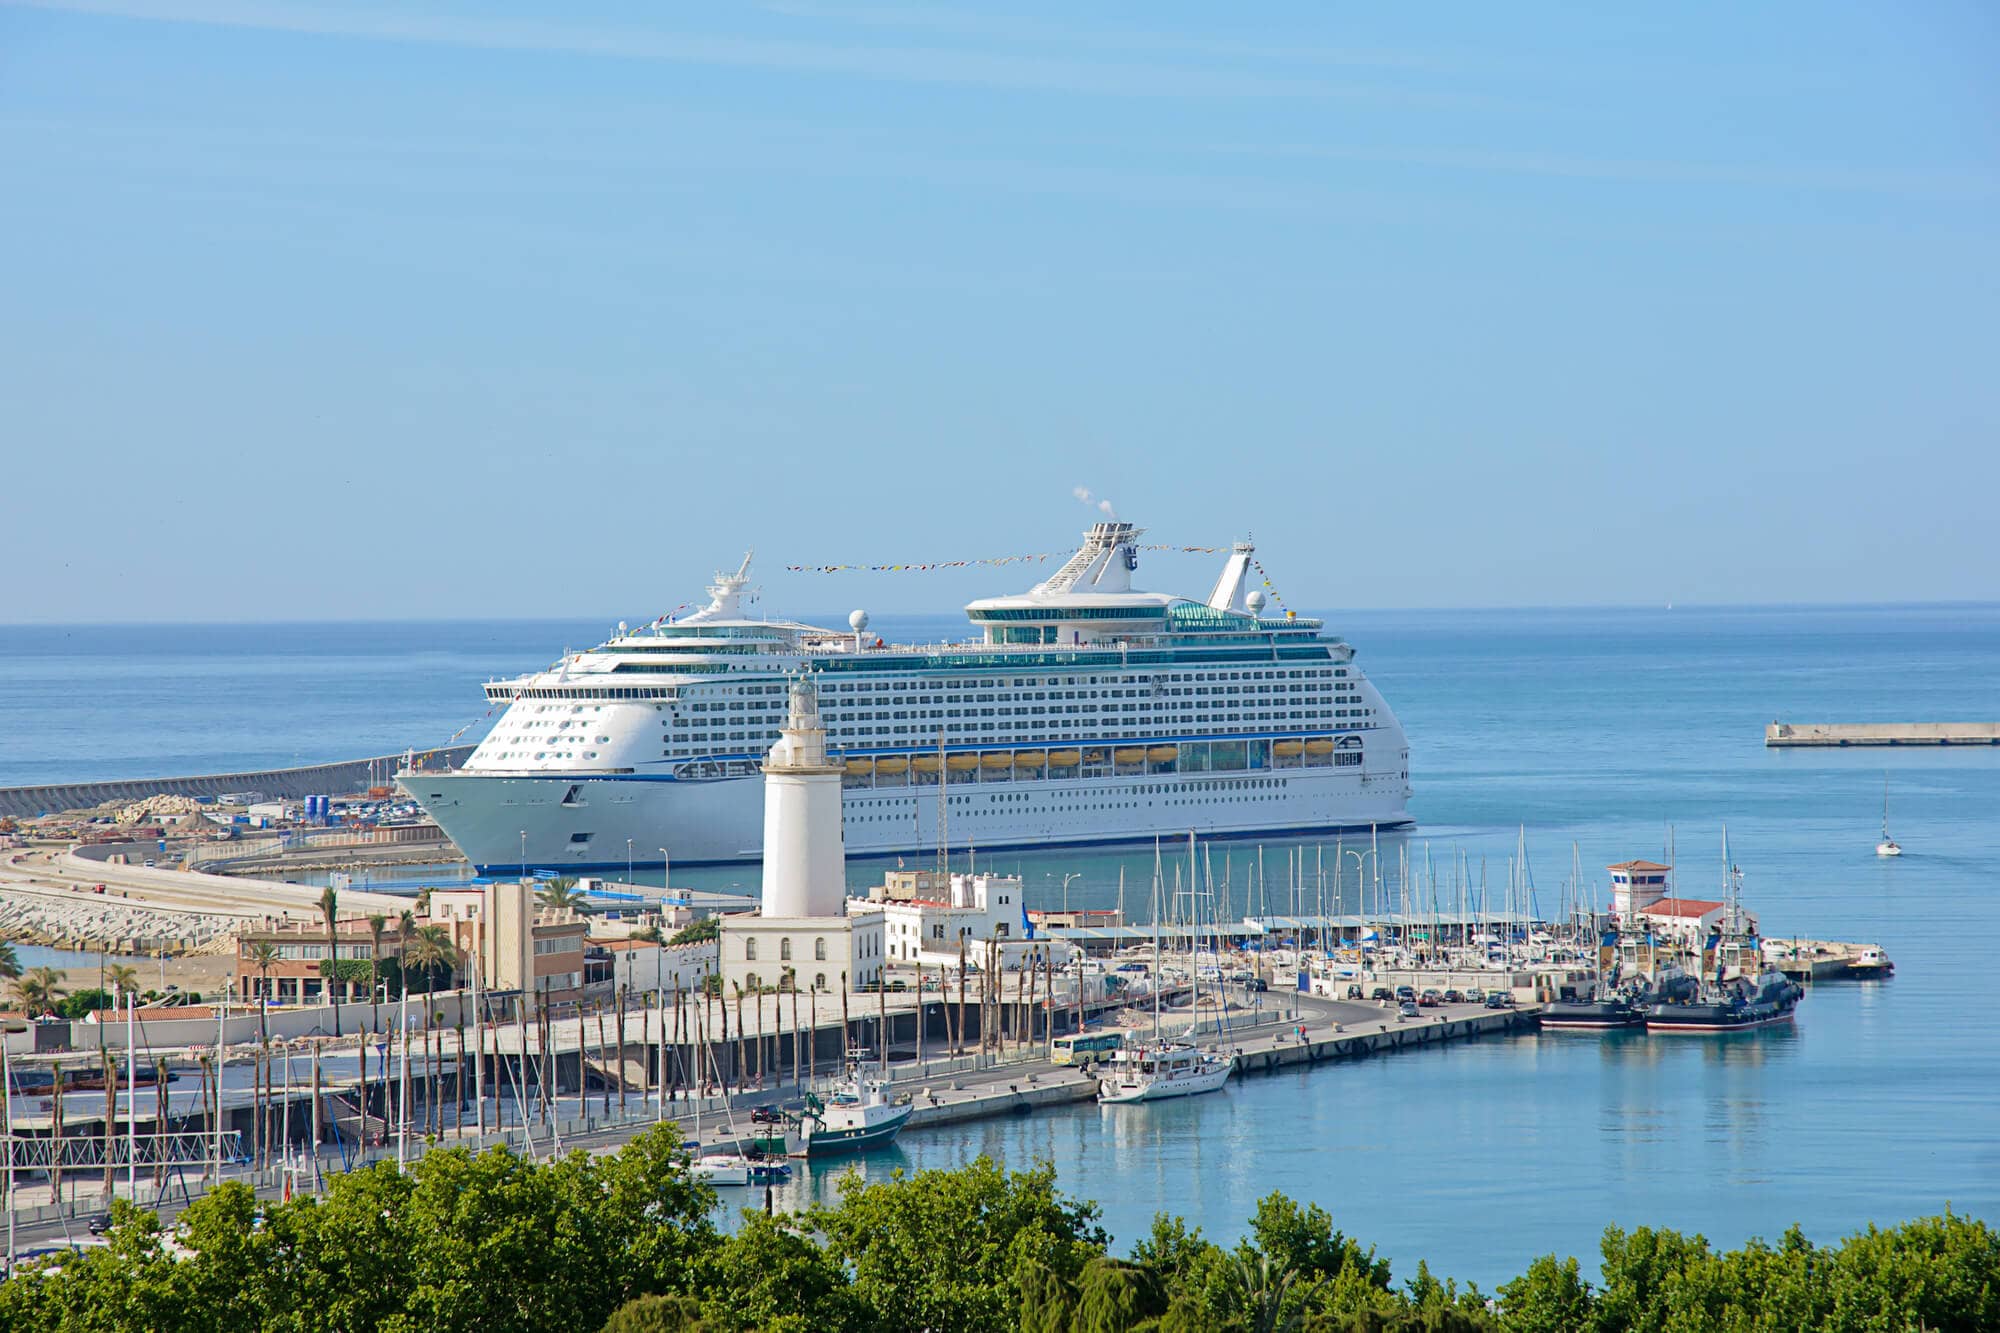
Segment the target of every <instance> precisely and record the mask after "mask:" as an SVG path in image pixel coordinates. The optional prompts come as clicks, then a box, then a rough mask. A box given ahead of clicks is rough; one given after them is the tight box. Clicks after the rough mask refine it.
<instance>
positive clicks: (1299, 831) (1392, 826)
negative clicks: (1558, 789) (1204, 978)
mask: <svg viewBox="0 0 2000 1333" xmlns="http://www.w3.org/2000/svg"><path fill="white" fill-rule="evenodd" d="M1416 824H1417V821H1416V820H1414V819H1398V820H1394V821H1381V820H1378V821H1376V822H1374V823H1369V824H1312V825H1306V826H1294V825H1285V826H1283V827H1280V828H1261V829H1236V830H1231V831H1230V832H1227V833H1212V832H1208V831H1206V830H1203V829H1200V828H1197V829H1195V834H1196V835H1197V836H1198V837H1200V838H1201V840H1202V841H1203V842H1243V841H1247V840H1248V839H1251V838H1310V837H1314V836H1323V835H1325V834H1329V833H1366V832H1368V831H1369V830H1370V829H1375V830H1378V831H1380V832H1383V833H1391V832H1394V831H1395V830H1397V829H1407V828H1415V827H1416ZM1163 836H1168V835H1163ZM1171 836H1177V837H1181V838H1185V837H1186V836H1187V830H1185V829H1182V830H1181V831H1180V832H1179V833H1178V834H1174V835H1171ZM1152 845H1153V839H1152V836H1151V835H1148V836H1146V837H1144V838H1131V837H1112V838H1053V839H1050V838H1026V839H1022V840H1020V841H1015V842H995V843H984V842H982V843H980V844H979V850H980V851H982V852H988V851H991V852H1005V851H1017V852H1018V851H1054V850H1056V849H1058V848H1063V847H1139V848H1148V847H1151V846H1152ZM936 855H937V847H936V846H935V845H933V846H929V847H906V848H896V849H892V850H889V851H879V852H877V851H870V852H849V853H848V855H847V859H848V861H849V862H854V861H888V860H893V859H895V858H897V857H904V858H908V857H912V856H916V857H924V856H936ZM759 859H760V858H758V857H755V856H732V857H716V858H711V859H706V860H704V859H699V858H695V857H680V856H676V857H675V858H674V864H675V865H677V866H742V865H756V864H757V863H758V861H759ZM665 864H666V862H664V861H647V860H644V859H641V860H636V861H633V862H632V866H633V868H634V869H645V870H656V869H658V868H660V867H661V866H663V865H665ZM472 869H473V872H474V873H475V874H480V875H502V876H513V875H519V874H523V873H529V872H533V871H537V870H546V871H548V872H549V873H550V874H557V875H573V874H578V873H590V872H599V873H609V872H611V871H614V870H623V869H625V862H624V861H623V860H622V859H621V860H617V861H589V862H582V863H565V864H563V865H561V866H543V865H529V866H526V867H523V866H521V865H518V864H512V865H509V864H496V865H480V866H474V867H473V868H472Z"/></svg>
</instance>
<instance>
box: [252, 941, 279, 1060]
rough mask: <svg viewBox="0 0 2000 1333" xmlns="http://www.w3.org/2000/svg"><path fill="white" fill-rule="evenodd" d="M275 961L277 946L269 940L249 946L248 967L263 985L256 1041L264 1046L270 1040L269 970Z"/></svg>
mask: <svg viewBox="0 0 2000 1333" xmlns="http://www.w3.org/2000/svg"><path fill="white" fill-rule="evenodd" d="M277 961H278V946H277V945H275V944H273V943H271V942H270V941H269V940H259V941H257V943H255V944H253V945H251V946H250V966H252V967H254V968H256V969H257V971H258V972H259V973H261V974H262V975H263V978H264V985H263V987H262V988H261V989H262V991H263V1000H264V1002H263V1003H262V1004H260V1005H258V1006H257V1035H258V1040H259V1041H260V1042H263V1043H264V1044H266V1045H268V1044H269V1043H270V1040H271V1029H270V1017H269V1014H268V1011H269V1009H270V1004H271V968H272V966H273V965H274V964H275V963H276V962H277Z"/></svg>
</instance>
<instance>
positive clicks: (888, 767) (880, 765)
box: [875, 755, 910, 774]
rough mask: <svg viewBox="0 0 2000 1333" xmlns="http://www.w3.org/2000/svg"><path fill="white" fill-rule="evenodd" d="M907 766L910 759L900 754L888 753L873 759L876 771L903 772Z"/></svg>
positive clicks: (907, 768)
mask: <svg viewBox="0 0 2000 1333" xmlns="http://www.w3.org/2000/svg"><path fill="white" fill-rule="evenodd" d="M909 767H910V761H909V760H907V759H905V758H903V756H901V755H888V756H885V757H884V758H881V759H877V760H876V761H875V771H876V772H877V773H890V774H894V773H903V772H907V771H908V770H909Z"/></svg>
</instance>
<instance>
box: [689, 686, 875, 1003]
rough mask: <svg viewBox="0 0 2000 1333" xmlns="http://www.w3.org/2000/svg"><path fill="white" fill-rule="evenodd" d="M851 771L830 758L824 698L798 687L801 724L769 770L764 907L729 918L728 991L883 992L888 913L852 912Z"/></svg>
mask: <svg viewBox="0 0 2000 1333" xmlns="http://www.w3.org/2000/svg"><path fill="white" fill-rule="evenodd" d="M842 771H843V770H842V766H841V765H840V764H838V763H835V762H832V761H831V760H829V759H828V758H827V753H826V730H825V728H824V727H822V726H821V725H820V720H819V695H818V694H817V693H816V692H815V691H814V689H813V686H812V684H811V682H810V681H808V680H798V681H795V682H793V685H792V699H791V714H790V716H789V717H787V718H786V719H785V727H784V732H783V734H782V735H780V736H779V738H778V742H777V744H775V745H773V746H772V747H771V751H770V753H769V754H768V755H767V756H766V757H765V760H764V893H763V899H762V903H761V907H760V910H758V911H756V912H739V913H736V914H734V915H730V916H725V917H723V918H722V939H721V943H720V951H721V962H722V978H723V983H724V984H725V985H733V986H741V987H742V988H743V990H744V991H746V992H750V993H753V994H754V993H757V992H761V991H768V990H776V991H787V990H794V989H796V990H818V991H825V992H829V993H831V992H833V991H836V990H839V989H841V988H842V987H843V986H845V987H846V988H848V989H850V990H851V989H853V988H855V987H857V986H861V985H864V984H870V983H872V984H876V985H879V984H880V983H881V980H882V968H883V964H884V961H885V958H884V948H883V931H882V911H881V908H880V907H879V906H877V905H876V904H873V903H859V902H858V903H856V904H855V905H854V906H853V908H850V907H849V906H848V902H847V851H846V846H845V844H844V842H843V841H842V838H841V830H840V820H841V808H840V788H841V774H842Z"/></svg>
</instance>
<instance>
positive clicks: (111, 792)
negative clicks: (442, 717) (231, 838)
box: [0, 745, 472, 818]
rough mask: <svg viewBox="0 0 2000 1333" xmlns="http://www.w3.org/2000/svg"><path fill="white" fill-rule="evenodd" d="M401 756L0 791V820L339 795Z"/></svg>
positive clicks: (452, 751) (457, 749)
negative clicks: (176, 802)
mask: <svg viewBox="0 0 2000 1333" xmlns="http://www.w3.org/2000/svg"><path fill="white" fill-rule="evenodd" d="M424 753H425V754H426V755H428V756H429V757H430V759H431V761H432V762H440V761H442V762H445V763H449V764H453V765H456V764H459V763H462V762H463V761H464V759H465V757H466V756H467V755H470V754H471V753H472V747H471V746H470V745H458V746H453V747H451V748H448V749H442V750H427V751H425V752H424ZM402 760H403V756H402V755H400V754H386V755H375V756H373V757H371V758H367V759H344V760H340V761H339V762H336V763H331V764H307V765H305V766H303V767H300V768H265V769H257V770H254V771H248V772H242V773H200V774H194V775H191V776H186V777H164V778H118V779H114V780H111V781H108V782H70V783H58V784H54V785H50V786H44V787H0V815H13V816H15V817H16V818H26V817H31V816H34V815H41V814H50V813H54V812H57V811H62V810H89V809H92V808H94V807H96V806H100V805H103V804H105V803H106V802H107V801H143V800H144V799H146V798H147V797H148V796H160V795H168V796H220V795H222V794H224V793H225V792H239V791H254V792H260V793H262V794H263V795H265V796H268V797H272V798H277V799H290V798H294V797H300V796H316V795H322V794H325V795H339V794H342V793H345V792H352V791H358V790H361V789H364V788H366V787H368V786H369V785H371V784H372V783H377V782H381V783H386V782H387V781H388V780H389V778H390V777H391V776H392V775H393V774H394V773H395V771H396V769H397V766H398V765H400V764H401V763H402Z"/></svg>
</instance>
